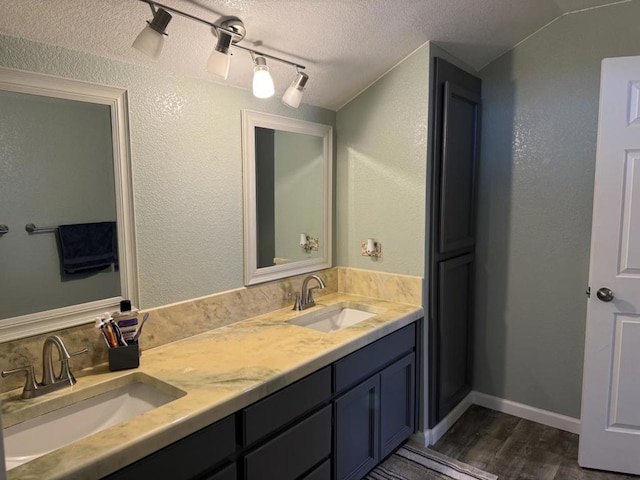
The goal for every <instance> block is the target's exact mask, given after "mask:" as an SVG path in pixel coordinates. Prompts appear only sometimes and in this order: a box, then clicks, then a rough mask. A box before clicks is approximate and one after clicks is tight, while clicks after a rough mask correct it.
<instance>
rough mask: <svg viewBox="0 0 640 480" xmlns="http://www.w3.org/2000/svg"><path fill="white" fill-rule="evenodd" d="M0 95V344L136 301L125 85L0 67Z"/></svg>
mask: <svg viewBox="0 0 640 480" xmlns="http://www.w3.org/2000/svg"><path fill="white" fill-rule="evenodd" d="M0 102H1V103H0V104H1V105H2V108H0V136H2V138H3V139H4V141H3V145H2V146H0V168H1V169H2V176H1V177H2V178H0V224H5V225H7V227H8V232H7V233H5V234H3V235H0V264H1V265H2V266H3V268H2V273H1V274H0V291H2V292H3V296H4V295H5V294H6V295H7V298H6V299H5V300H3V302H2V306H0V342H4V341H8V340H14V339H17V338H23V337H26V336H31V335H36V334H40V333H45V332H49V331H53V330H57V329H62V328H67V327H71V326H74V325H79V324H82V323H88V322H91V321H93V319H94V317H95V316H96V315H98V314H101V313H103V312H105V311H113V310H115V309H117V308H118V307H119V303H120V301H121V300H122V299H130V300H131V301H132V303H133V304H134V305H137V304H138V278H137V262H136V248H135V231H134V228H135V222H134V213H133V197H132V183H131V182H132V179H131V162H130V153H129V125H128V118H127V115H128V114H127V108H128V105H127V92H126V90H124V89H121V88H117V87H111V86H105V85H97V84H92V83H87V82H82V81H77V80H72V79H67V78H61V77H55V76H50V75H44V74H39V73H32V72H25V71H20V70H13V69H8V68H0ZM27 224H33V226H34V227H35V228H36V230H35V231H34V230H33V228H31V230H29V228H27ZM66 227H70V228H67V234H68V232H69V231H71V235H76V236H75V239H73V240H71V239H70V237H69V236H66V237H65V236H64V235H62V234H61V231H62V229H63V228H66ZM76 227H82V228H89V227H90V228H96V229H94V230H93V231H92V233H91V235H93V237H92V238H94V239H95V242H96V244H97V243H99V242H101V244H100V246H92V247H90V248H89V249H88V250H86V249H85V246H86V240H85V239H86V238H87V237H84V236H82V235H84V234H80V237H78V230H77V229H76V230H75V231H74V230H73V228H76ZM105 227H107V230H105V229H104V228H105ZM97 228H100V229H101V230H100V231H98V230H97ZM105 232H106V233H105ZM61 235H62V236H61ZM99 235H106V236H103V237H102V238H101V239H99V240H98V238H97V237H98V236H99ZM104 238H107V240H104ZM78 239H81V240H79V242H80V245H81V246H78V244H77V243H76V244H75V246H74V247H71V246H70V245H71V243H72V242H73V241H76V240H78ZM109 242H110V243H111V245H112V247H111V248H110V250H109V252H105V251H101V252H99V254H100V255H101V258H100V259H99V260H98V259H97V257H98V256H99V255H98V252H97V249H101V248H103V247H104V245H105V243H109ZM72 248H74V249H75V251H74V252H71V249H72ZM90 257H92V259H90V260H88V259H89V258H90ZM107 257H110V260H107Z"/></svg>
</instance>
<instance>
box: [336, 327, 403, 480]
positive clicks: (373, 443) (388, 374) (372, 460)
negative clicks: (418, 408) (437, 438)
mask: <svg viewBox="0 0 640 480" xmlns="http://www.w3.org/2000/svg"><path fill="white" fill-rule="evenodd" d="M415 328H416V327H415V325H414V324H411V325H409V326H407V327H404V328H403V329H401V330H398V331H397V332H395V333H392V334H391V335H388V336H387V337H385V338H383V339H381V340H378V341H377V342H375V343H373V344H371V345H369V346H366V347H364V348H362V349H360V350H358V351H357V352H355V353H353V354H351V355H349V356H348V357H346V358H344V359H343V360H340V361H338V362H336V363H335V364H334V369H335V383H336V389H337V390H339V391H340V390H341V389H343V388H344V386H345V385H349V384H351V383H352V381H353V380H354V379H362V378H366V380H364V381H363V382H361V383H359V384H358V385H357V386H355V387H352V388H351V389H349V390H347V391H346V392H344V393H342V394H341V395H339V396H338V397H337V398H336V399H335V405H334V409H335V413H334V414H335V426H334V452H333V461H334V472H335V473H334V478H335V480H355V479H360V478H362V477H363V476H364V475H366V474H367V472H369V471H370V470H371V469H372V468H373V467H375V466H376V465H377V464H378V463H379V462H380V461H381V460H382V459H384V458H385V457H386V456H387V455H389V454H390V453H391V452H392V451H393V450H394V449H396V448H397V447H398V446H399V445H400V444H401V443H402V442H404V441H405V440H406V439H407V438H408V437H409V436H410V435H411V434H412V433H413V432H414V430H415V405H416V387H415V385H416V376H415V375H416V374H415V371H416V369H415V352H414V350H415V341H416V339H415Z"/></svg>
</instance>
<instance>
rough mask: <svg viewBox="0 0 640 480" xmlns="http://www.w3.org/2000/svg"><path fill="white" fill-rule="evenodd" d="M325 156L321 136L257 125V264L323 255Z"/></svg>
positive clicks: (259, 266)
mask: <svg viewBox="0 0 640 480" xmlns="http://www.w3.org/2000/svg"><path fill="white" fill-rule="evenodd" d="M323 161H324V156H323V141H322V138H320V137H316V136H313V135H305V134H302V133H292V132H287V131H282V130H274V129H271V128H261V127H256V205H257V214H256V221H257V231H258V236H257V246H256V247H257V251H256V254H257V256H258V268H263V267H270V266H273V265H279V264H285V263H291V262H297V261H300V260H307V259H310V258H320V257H322V250H323V248H324V245H321V244H320V242H319V241H318V238H321V237H322V236H323V228H324V227H323V206H322V205H323V186H324V182H323ZM303 239H304V241H303Z"/></svg>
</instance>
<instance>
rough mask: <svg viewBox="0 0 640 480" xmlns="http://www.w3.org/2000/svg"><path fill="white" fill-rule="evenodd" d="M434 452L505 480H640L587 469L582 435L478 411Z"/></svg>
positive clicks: (475, 408)
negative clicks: (580, 450) (582, 460)
mask: <svg viewBox="0 0 640 480" xmlns="http://www.w3.org/2000/svg"><path fill="white" fill-rule="evenodd" d="M430 448H432V449H433V450H436V451H438V452H441V453H443V454H445V455H448V456H450V457H452V458H455V459H456V460H460V461H461V462H464V463H467V464H469V465H473V466H474V467H476V468H479V469H481V470H484V471H486V472H490V473H493V474H496V475H498V478H499V480H614V479H630V478H634V479H638V478H640V477H639V476H635V475H620V474H614V473H608V472H602V471H598V470H589V469H584V468H581V467H580V466H579V465H578V435H576V434H573V433H569V432H565V431H563V430H558V429H556V428H551V427H547V426H546V425H541V424H539V423H535V422H530V421H528V420H524V419H521V418H518V417H514V416H512V415H507V414H504V413H500V412H496V411H494V410H489V409H487V408H483V407H479V406H477V405H473V406H472V407H471V408H469V410H467V411H466V412H465V413H464V415H463V416H462V417H461V418H460V420H458V421H457V422H456V423H455V424H454V425H453V427H451V429H450V430H449V431H448V432H447V433H446V434H445V435H444V436H443V437H442V438H441V439H440V441H438V443H436V444H435V445H433V446H431V447H430Z"/></svg>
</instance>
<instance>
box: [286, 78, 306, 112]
mask: <svg viewBox="0 0 640 480" xmlns="http://www.w3.org/2000/svg"><path fill="white" fill-rule="evenodd" d="M307 80H309V75H307V74H306V73H304V72H298V74H297V75H296V78H295V79H294V80H293V82H291V85H289V88H287V91H286V92H284V95H283V96H282V103H284V104H285V105H286V106H287V107H291V108H298V107H299V106H300V102H301V101H302V92H304V86H305V85H306V84H307Z"/></svg>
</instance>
